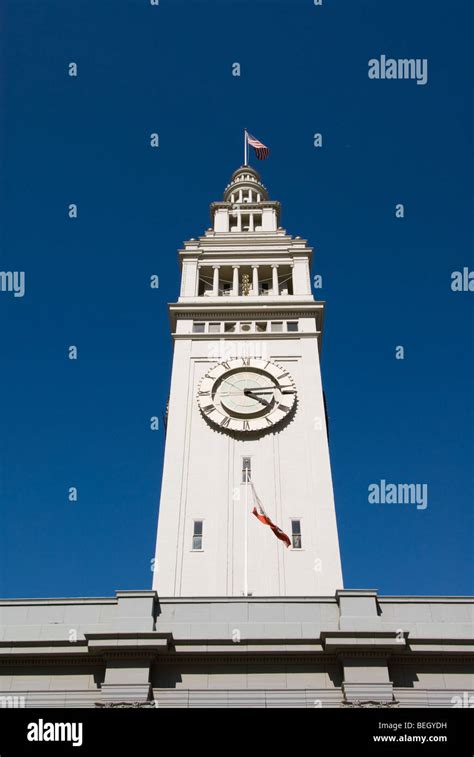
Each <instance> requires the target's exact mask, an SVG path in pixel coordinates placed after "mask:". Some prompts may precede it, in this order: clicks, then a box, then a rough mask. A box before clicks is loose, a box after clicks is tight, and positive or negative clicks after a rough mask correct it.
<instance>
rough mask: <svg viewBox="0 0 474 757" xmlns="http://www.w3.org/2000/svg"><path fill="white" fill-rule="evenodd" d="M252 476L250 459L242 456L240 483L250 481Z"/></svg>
mask: <svg viewBox="0 0 474 757" xmlns="http://www.w3.org/2000/svg"><path fill="white" fill-rule="evenodd" d="M251 476H252V461H251V458H250V457H243V458H242V483H243V484H245V483H246V481H250V479H251Z"/></svg>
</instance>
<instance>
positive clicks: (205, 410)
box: [202, 405, 214, 415]
mask: <svg viewBox="0 0 474 757" xmlns="http://www.w3.org/2000/svg"><path fill="white" fill-rule="evenodd" d="M213 410H214V405H206V406H205V407H203V408H202V412H203V413H206V415H209V413H212V411H213Z"/></svg>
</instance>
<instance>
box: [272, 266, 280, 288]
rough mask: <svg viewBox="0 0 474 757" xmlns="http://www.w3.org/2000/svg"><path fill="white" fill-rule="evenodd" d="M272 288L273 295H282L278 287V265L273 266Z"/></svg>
mask: <svg viewBox="0 0 474 757" xmlns="http://www.w3.org/2000/svg"><path fill="white" fill-rule="evenodd" d="M272 286H273V291H272V294H280V290H279V287H278V266H277V265H272Z"/></svg>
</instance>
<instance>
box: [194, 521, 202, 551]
mask: <svg viewBox="0 0 474 757" xmlns="http://www.w3.org/2000/svg"><path fill="white" fill-rule="evenodd" d="M193 549H194V550H196V549H202V520H195V521H194V525H193Z"/></svg>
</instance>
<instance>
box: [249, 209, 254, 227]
mask: <svg viewBox="0 0 474 757" xmlns="http://www.w3.org/2000/svg"><path fill="white" fill-rule="evenodd" d="M253 230H254V225H253V213H250V215H249V231H253Z"/></svg>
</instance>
